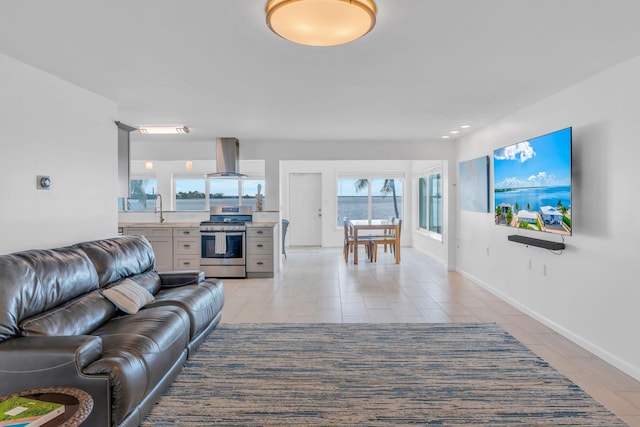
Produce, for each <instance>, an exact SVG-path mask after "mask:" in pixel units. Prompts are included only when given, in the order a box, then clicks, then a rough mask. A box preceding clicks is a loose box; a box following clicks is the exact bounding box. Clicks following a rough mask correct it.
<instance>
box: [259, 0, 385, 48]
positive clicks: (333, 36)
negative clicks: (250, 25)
mask: <svg viewBox="0 0 640 427" xmlns="http://www.w3.org/2000/svg"><path fill="white" fill-rule="evenodd" d="M265 9H266V12H267V26H268V27H269V28H270V29H271V31H273V32H274V33H276V34H277V35H279V36H280V37H282V38H285V39H287V40H290V41H292V42H295V43H299V44H303V45H308V46H335V45H339V44H344V43H348V42H350V41H353V40H356V39H358V38H360V37H362V36H364V35H365V34H367V33H368V32H369V31H371V29H372V28H373V26H374V25H375V24H376V4H375V3H374V2H373V0H269V1H268V2H267V6H266V8H265Z"/></svg>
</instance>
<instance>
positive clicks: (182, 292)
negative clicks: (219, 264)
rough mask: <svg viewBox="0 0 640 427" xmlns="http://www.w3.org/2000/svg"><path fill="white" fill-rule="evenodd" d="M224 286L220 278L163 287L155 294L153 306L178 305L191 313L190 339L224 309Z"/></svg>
mask: <svg viewBox="0 0 640 427" xmlns="http://www.w3.org/2000/svg"><path fill="white" fill-rule="evenodd" d="M223 304H224V287H223V285H222V282H221V281H220V280H212V281H207V282H203V283H201V284H199V285H188V286H182V287H179V288H178V287H176V288H168V289H162V290H160V292H158V293H157V294H156V296H155V302H154V303H153V304H152V305H153V306H166V305H176V306H178V307H180V308H182V309H183V310H184V311H186V312H187V313H188V314H189V320H190V322H191V335H190V339H193V338H194V337H195V336H197V335H198V334H200V332H202V331H203V330H204V329H205V328H207V326H209V324H210V323H211V322H212V321H213V319H215V317H216V316H217V315H218V313H220V310H222V306H223Z"/></svg>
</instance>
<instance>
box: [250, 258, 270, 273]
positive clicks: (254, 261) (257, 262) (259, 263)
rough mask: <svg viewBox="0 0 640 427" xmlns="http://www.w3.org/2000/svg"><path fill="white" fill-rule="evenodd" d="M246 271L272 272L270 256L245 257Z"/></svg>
mask: <svg viewBox="0 0 640 427" xmlns="http://www.w3.org/2000/svg"><path fill="white" fill-rule="evenodd" d="M247 271H255V272H272V271H273V257H272V256H250V257H247Z"/></svg>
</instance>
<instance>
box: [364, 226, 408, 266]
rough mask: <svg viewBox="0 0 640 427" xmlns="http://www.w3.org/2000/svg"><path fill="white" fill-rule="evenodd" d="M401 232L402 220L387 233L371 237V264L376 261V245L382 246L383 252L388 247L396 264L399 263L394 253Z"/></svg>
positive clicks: (398, 243)
mask: <svg viewBox="0 0 640 427" xmlns="http://www.w3.org/2000/svg"><path fill="white" fill-rule="evenodd" d="M401 230H402V220H401V219H399V220H398V223H397V224H396V226H395V227H394V228H393V229H392V230H390V232H389V233H384V234H383V235H381V236H373V237H372V238H371V256H370V257H369V258H370V259H371V261H372V262H376V261H377V260H378V245H383V246H384V248H385V252H386V249H387V245H389V247H390V249H391V253H392V254H393V256H394V257H395V258H396V263H399V262H400V261H399V259H398V257H397V256H396V251H397V250H398V248H396V246H399V245H400V232H401Z"/></svg>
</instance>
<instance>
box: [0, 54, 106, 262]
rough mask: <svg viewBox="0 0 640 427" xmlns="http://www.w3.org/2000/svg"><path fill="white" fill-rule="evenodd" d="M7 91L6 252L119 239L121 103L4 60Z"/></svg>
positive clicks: (0, 63)
mask: <svg viewBox="0 0 640 427" xmlns="http://www.w3.org/2000/svg"><path fill="white" fill-rule="evenodd" d="M0 93H1V94H2V95H1V97H0V128H1V129H2V136H1V137H0V200H1V201H2V202H1V203H2V205H1V206H0V236H2V238H1V239H0V253H9V252H14V251H18V250H23V249H31V248H51V247H57V246H62V245H66V244H72V243H76V242H79V241H83V240H91V239H97V238H103V237H108V236H113V235H115V234H116V233H117V204H116V203H117V202H116V200H117V183H118V179H117V128H116V126H115V124H114V119H115V117H116V105H115V103H113V102H112V101H109V100H107V99H105V98H103V97H100V96H98V95H95V94H93V93H91V92H88V91H86V90H84V89H81V88H79V87H77V86H74V85H72V84H70V83H68V82H65V81H63V80H61V79H59V78H57V77H55V76H53V75H51V74H48V73H45V72H43V71H40V70H38V69H35V68H33V67H30V66H28V65H26V64H24V63H21V62H19V61H16V60H14V59H12V58H10V57H8V56H5V55H2V54H0ZM36 175H49V176H51V180H52V186H51V189H50V190H48V191H46V190H37V189H36Z"/></svg>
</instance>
